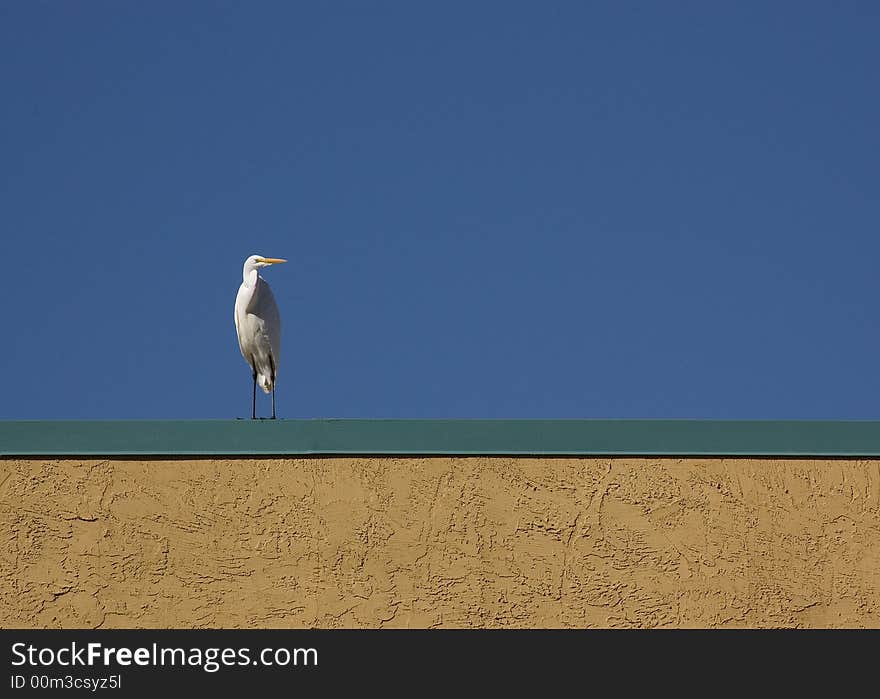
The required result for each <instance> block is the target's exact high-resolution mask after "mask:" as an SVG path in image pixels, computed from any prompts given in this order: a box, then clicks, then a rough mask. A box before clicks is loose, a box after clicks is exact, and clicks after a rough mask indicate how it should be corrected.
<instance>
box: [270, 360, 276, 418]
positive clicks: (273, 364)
mask: <svg viewBox="0 0 880 699" xmlns="http://www.w3.org/2000/svg"><path fill="white" fill-rule="evenodd" d="M269 365H270V366H271V367H272V419H273V420H274V419H275V359H274V358H273V357H272V355H271V354H270V355H269Z"/></svg>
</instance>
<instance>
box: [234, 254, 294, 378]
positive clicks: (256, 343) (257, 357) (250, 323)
mask: <svg viewBox="0 0 880 699" xmlns="http://www.w3.org/2000/svg"><path fill="white" fill-rule="evenodd" d="M283 261H284V260H278V259H275V258H266V257H263V256H262V255H251V256H250V257H249V258H247V260H245V262H244V269H243V271H242V276H243V281H242V283H241V286H240V287H239V288H238V295H237V296H236V297H235V331H236V333H237V334H238V347H239V349H241V354H242V356H243V357H244V358H245V360H246V361H247V363H248V364H250V365H251V369H253V371H254V372H256V375H257V384H259V386H260V388H262V389H263V391H264V392H265V393H269V392H271V391H272V389H273V387H274V385H275V379H276V378H277V376H278V362H279V359H280V357H281V316H280V314H279V313H278V305H277V304H276V303H275V297H274V296H273V295H272V289H271V288H270V287H269V284H268V283H267V282H266V280H265V279H263V278H262V277H261V276H260V275H259V272H258V271H257V270H258V269H259V268H260V267H267V266H268V265H270V264H274V263H276V262H283Z"/></svg>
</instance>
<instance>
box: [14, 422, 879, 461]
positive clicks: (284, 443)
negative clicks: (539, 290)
mask: <svg viewBox="0 0 880 699" xmlns="http://www.w3.org/2000/svg"><path fill="white" fill-rule="evenodd" d="M309 454H365V455H366V454H376V455H382V454H413V455H431V454H436V455H443V454H448V455H468V454H487V455H488V454H497V455H504V454H510V455H560V456H562V455H580V456H849V457H870V456H880V421H836V422H829V421H796V420H779V421H756V420H350V419H332V420H328V419H322V420H109V421H31V420H22V421H7V422H3V421H0V456H148V455H155V456H175V455H196V456H216V455H229V456H256V455H278V456H296V455H309Z"/></svg>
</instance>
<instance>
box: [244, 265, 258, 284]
mask: <svg viewBox="0 0 880 699" xmlns="http://www.w3.org/2000/svg"><path fill="white" fill-rule="evenodd" d="M242 276H243V277H244V285H245V286H247V287H249V288H251V289H256V288H257V279H259V277H260V275H259V274H258V272H257V268H256V267H245V268H244V274H243V275H242Z"/></svg>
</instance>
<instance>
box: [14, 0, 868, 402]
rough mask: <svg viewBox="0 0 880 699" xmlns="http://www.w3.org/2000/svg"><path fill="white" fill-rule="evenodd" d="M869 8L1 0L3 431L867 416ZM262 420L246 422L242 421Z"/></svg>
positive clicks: (744, 4)
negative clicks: (259, 317) (239, 331)
mask: <svg viewBox="0 0 880 699" xmlns="http://www.w3.org/2000/svg"><path fill="white" fill-rule="evenodd" d="M878 36H880V6H878V5H877V4H876V3H872V2H862V3H859V2H844V3H811V2H775V3H758V2H741V3H739V2H738V3H733V2H730V3H699V2H686V3H685V2H663V3H660V2H656V3H653V2H649V3H629V2H604V3H585V2H554V3H544V2H529V3H517V2H443V3H413V2H394V3H389V2H370V3H363V2H330V3H310V4H305V3H282V2H278V3H267V2H255V3H231V2H211V3H208V2H188V3H171V2H157V3H134V2H129V3H117V2H75V3H73V2H70V3H59V2H24V1H19V2H6V3H3V4H2V5H0V90H2V92H0V97H2V105H3V108H2V110H0V127H2V128H0V153H2V157H0V216H2V218H0V223H2V231H3V233H2V239H3V246H2V248H3V257H4V260H5V265H4V268H5V275H4V283H5V298H6V304H5V319H6V322H5V323H4V326H3V327H4V331H3V341H2V343H0V368H2V375H3V390H2V391H0V418H2V419H30V418H41V419H42V418H45V419H51V418H230V417H237V416H246V415H249V410H250V390H251V386H250V381H251V379H250V371H249V369H248V367H247V366H246V365H245V363H244V360H243V359H242V358H241V355H240V354H239V351H238V346H237V343H236V340H235V331H234V326H233V320H232V307H233V303H234V299H235V294H236V291H237V289H238V285H239V284H240V282H241V267H242V263H243V261H244V259H245V258H246V257H247V256H248V255H250V254H253V253H259V254H263V255H267V256H278V257H286V258H288V259H289V260H290V262H289V263H288V264H287V265H282V266H279V267H273V268H270V269H268V270H266V271H265V274H264V276H265V277H266V278H267V279H268V281H269V282H270V283H271V285H272V287H273V289H274V291H275V296H276V298H277V300H278V303H279V305H280V307H281V312H282V317H283V319H284V330H283V337H284V344H283V352H282V358H281V366H280V370H279V383H278V393H277V397H278V412H279V416H281V417H463V418H466V417H548V418H560V417H572V418H573V417H677V418H802V419H810V418H880V380H878V378H877V373H878V372H877V371H876V365H877V361H876V357H877V353H878V348H880V330H878V328H880V324H878V313H877V311H876V306H877V299H878V298H880V281H878V273H877V260H878V252H880V242H878V230H880V226H878V224H880V196H878V194H880V192H878V185H880V171H878V170H880V165H878V163H880V129H878V124H880V91H878V89H877V67H878V66H880V42H878V41H877V37H878ZM259 409H260V411H261V412H262V413H263V414H267V411H268V409H269V405H268V401H267V400H266V399H265V398H261V403H260V406H259Z"/></svg>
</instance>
